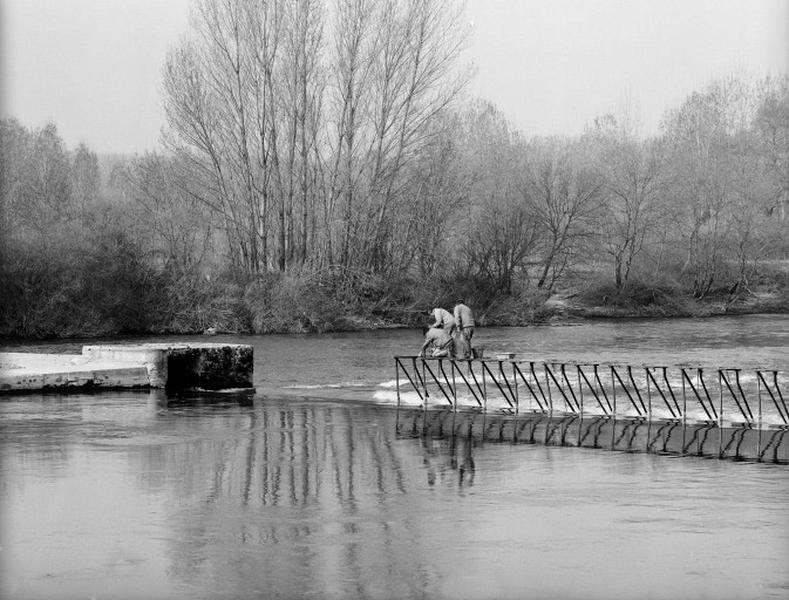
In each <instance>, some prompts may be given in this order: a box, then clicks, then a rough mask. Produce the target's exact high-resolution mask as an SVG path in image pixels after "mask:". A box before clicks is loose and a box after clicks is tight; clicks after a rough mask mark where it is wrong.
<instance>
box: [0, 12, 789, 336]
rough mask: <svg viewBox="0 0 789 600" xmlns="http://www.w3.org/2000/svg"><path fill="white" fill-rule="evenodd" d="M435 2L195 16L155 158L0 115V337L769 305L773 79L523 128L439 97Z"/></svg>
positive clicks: (780, 271) (442, 36)
mask: <svg viewBox="0 0 789 600" xmlns="http://www.w3.org/2000/svg"><path fill="white" fill-rule="evenodd" d="M453 6H454V3H452V2H450V1H449V0H447V1H445V2H442V1H439V2H430V3H422V2H416V3H415V2H404V1H400V0H392V1H388V2H380V3H363V2H354V1H348V2H341V3H339V8H338V9H337V10H336V11H334V12H333V13H332V15H331V18H329V17H328V16H327V14H328V13H327V11H326V10H325V9H324V7H323V5H322V3H321V2H319V1H317V0H314V1H307V2H300V3H290V2H286V1H285V0H282V1H281V2H273V3H264V4H260V3H255V2H251V1H249V2H247V1H244V2H236V3H226V4H225V3H222V4H221V5H220V3H216V2H212V1H209V0H200V1H198V2H196V3H195V11H194V19H193V30H192V32H191V36H190V37H188V38H186V39H185V40H184V41H183V42H182V43H181V45H180V46H178V47H176V48H174V49H173V50H172V51H171V53H170V55H169V56H168V59H167V63H166V65H165V68H164V82H163V89H164V98H163V103H164V106H165V110H166V114H167V121H168V127H167V129H166V131H165V135H164V142H165V148H166V150H165V151H164V152H162V153H150V154H146V155H144V156H135V157H101V158H99V157H97V156H96V155H95V153H93V152H92V151H91V150H90V149H89V148H87V147H85V146H80V147H78V148H77V149H76V150H69V149H67V148H66V147H65V146H64V143H63V141H62V140H61V138H60V137H59V135H58V132H57V130H56V127H55V126H54V125H47V126H45V127H44V128H42V129H37V130H30V129H27V128H26V127H24V126H22V125H21V124H19V123H18V122H16V121H15V120H13V119H8V120H3V121H2V124H1V126H2V129H1V131H0V134H1V136H2V137H1V138H0V144H1V146H2V147H1V148H0V151H1V152H2V155H1V156H0V161H1V162H0V165H1V167H2V179H0V186H2V188H1V189H0V203H1V204H0V216H1V217H2V221H1V222H0V304H1V305H2V314H0V335H15V336H77V335H102V334H114V333H129V332H199V331H203V330H205V329H207V328H210V327H212V328H215V329H217V330H220V331H253V332H271V331H316V330H317V331H326V330H333V329H350V328H356V327H365V326H386V325H393V324H416V323H421V322H424V321H426V319H427V315H426V312H427V311H428V310H429V309H430V308H432V306H436V305H445V306H447V307H451V305H452V304H454V303H455V302H456V301H457V300H460V299H464V300H465V301H466V302H467V303H470V304H471V305H473V306H475V307H476V308H477V311H478V313H479V314H480V315H481V316H482V321H483V322H487V323H491V324H493V323H496V324H522V323H526V322H533V321H536V320H540V319H543V318H545V317H546V316H548V315H549V314H550V310H549V309H548V308H547V307H546V306H545V304H544V302H545V300H546V299H547V298H548V297H550V296H551V295H552V294H555V293H557V292H559V293H561V294H563V295H570V296H573V295H574V298H575V300H576V301H577V302H580V303H581V304H586V305H593V306H601V307H612V308H616V307H624V308H625V309H626V310H632V311H635V312H638V311H639V310H640V309H642V308H644V307H652V309H651V310H652V313H653V314H687V313H693V312H694V310H695V309H694V307H696V306H698V303H704V302H710V301H714V302H716V303H718V305H720V306H722V307H723V308H724V309H725V308H726V307H732V306H735V305H736V304H737V303H739V302H742V301H743V300H744V299H747V298H748V297H749V296H751V295H753V293H754V292H756V291H760V292H765V293H769V294H771V296H772V297H773V298H774V299H775V306H777V307H778V309H781V308H783V309H784V310H788V309H789V295H787V289H788V288H789V273H787V268H786V264H787V262H786V261H787V259H789V218H787V211H788V210H789V77H783V78H778V79H775V78H766V79H763V80H760V81H755V82H754V81H746V80H743V79H741V78H735V77H731V78H727V79H723V80H719V81H715V82H713V83H711V84H710V85H709V86H707V87H706V88H705V89H703V90H700V91H698V92H694V93H693V94H691V95H690V96H689V97H688V98H687V99H686V100H685V101H684V102H683V103H682V104H681V105H680V106H679V107H677V108H675V109H672V110H668V111H667V112H666V114H665V116H664V119H663V121H662V124H661V128H660V132H659V134H658V135H656V136H652V137H646V138H645V137H643V136H641V135H640V134H639V129H638V124H637V123H636V122H635V121H634V120H633V119H632V118H630V116H629V115H628V114H627V113H626V112H625V111H621V112H620V113H618V114H615V115H603V116H601V117H599V118H598V119H596V120H595V121H594V122H593V123H592V124H590V125H589V127H588V128H587V130H586V131H585V132H584V133H583V134H582V135H580V136H576V137H550V138H544V137H540V138H527V137H526V136H525V135H524V134H523V133H522V132H519V131H518V130H516V128H514V127H513V126H512V124H511V123H509V122H508V121H507V119H506V118H505V116H504V115H502V113H501V112H500V111H499V110H498V109H497V108H496V107H495V106H494V105H492V104H491V103H489V102H484V101H468V100H466V99H465V97H464V88H465V84H466V83H467V81H468V73H467V72H465V71H464V70H462V69H460V68H458V65H459V57H460V56H461V54H460V52H461V49H462V47H463V43H464V36H465V30H464V29H463V27H461V23H462V19H461V15H460V13H458V12H457V11H455V10H454V9H453V8H452V7H453ZM646 312H649V310H647V311H646Z"/></svg>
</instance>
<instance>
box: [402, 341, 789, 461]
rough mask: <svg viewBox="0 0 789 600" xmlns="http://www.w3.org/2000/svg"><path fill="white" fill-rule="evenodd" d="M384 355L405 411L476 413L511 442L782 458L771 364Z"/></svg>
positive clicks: (778, 375)
mask: <svg viewBox="0 0 789 600" xmlns="http://www.w3.org/2000/svg"><path fill="white" fill-rule="evenodd" d="M394 360H395V379H396V387H397V405H398V409H399V408H400V407H401V403H402V400H403V397H404V396H405V395H406V394H408V395H411V396H414V395H415V396H416V399H417V400H418V401H419V403H420V408H419V409H418V410H416V412H415V414H417V415H418V414H419V412H420V411H421V412H422V413H426V412H427V411H428V410H432V409H439V410H438V412H440V413H441V414H444V415H446V414H460V417H458V418H459V419H460V420H461V421H463V420H468V419H471V421H472V422H473V421H474V419H480V418H481V420H482V422H483V423H484V425H482V430H481V431H477V434H476V435H479V436H481V437H486V436H487V437H488V438H491V437H493V438H495V437H496V434H495V433H494V434H491V428H493V430H495V431H498V432H499V433H498V434H497V435H498V436H499V437H501V436H504V437H505V438H506V439H508V440H509V441H512V442H520V441H529V442H537V441H539V442H541V443H545V444H549V445H550V444H559V445H576V446H588V447H594V448H607V449H610V450H628V451H643V452H658V453H668V454H677V455H696V456H711V457H718V458H733V459H748V460H757V461H762V460H770V461H773V462H778V463H789V451H787V447H786V446H789V444H787V445H786V446H785V445H784V444H783V441H784V438H785V437H786V433H787V431H789V409H788V408H787V389H786V380H787V378H786V373H785V372H782V371H779V370H776V369H752V370H747V369H740V368H709V367H700V366H689V365H676V366H663V365H658V366H655V365H640V366H633V365H615V364H606V365H603V364H581V363H574V362H561V361H520V360H515V359H513V358H497V359H451V358H428V357H419V356H395V357H394ZM440 409H444V410H440ZM412 410H413V409H412ZM474 415H477V416H474ZM480 415H481V417H480ZM424 418H425V419H426V420H428V419H427V417H426V416H425V417H424ZM444 418H446V417H444ZM454 419H455V417H453V420H454ZM464 427H465V425H462V426H461V427H460V429H462V430H464ZM473 429H474V428H473V427H472V428H471V429H470V430H469V431H471V430H473ZM504 432H507V434H506V435H505V434H504ZM502 439H504V438H502ZM568 440H570V441H569V442H568Z"/></svg>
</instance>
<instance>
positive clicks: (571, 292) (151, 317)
mask: <svg viewBox="0 0 789 600" xmlns="http://www.w3.org/2000/svg"><path fill="white" fill-rule="evenodd" d="M787 279H789V277H787ZM263 283H266V282H265V281H263V280H261V282H258V283H255V284H252V285H249V286H247V287H241V286H237V285H229V284H226V285H222V283H221V282H210V283H209V284H207V285H208V286H209V288H210V289H206V290H202V292H201V294H200V295H198V296H196V297H195V299H194V301H193V302H192V303H191V304H190V306H189V308H188V309H187V308H181V309H179V310H178V311H174V310H173V307H171V306H169V305H168V304H167V303H166V302H163V303H162V304H155V303H150V304H149V305H148V307H147V309H146V311H145V312H144V313H141V314H143V315H144V318H143V317H141V318H139V319H135V320H132V321H128V320H126V319H123V318H120V317H122V316H123V314H124V313H123V311H121V312H120V313H116V312H114V311H108V312H107V314H106V315H103V316H102V315H99V314H97V313H95V312H94V311H90V310H87V309H86V308H85V307H81V308H80V309H79V310H76V309H75V310H59V311H51V314H48V315H38V316H37V318H38V319H39V320H38V321H33V320H32V319H31V320H27V321H22V322H16V323H15V322H13V320H10V321H9V320H8V319H6V321H5V323H4V324H3V325H4V326H3V327H0V336H2V337H4V338H7V339H76V338H92V339H102V338H108V337H116V336H118V335H135V336H139V335H144V336H149V335H195V334H206V335H212V334H239V335H240V334H253V335H254V334H273V333H285V334H287V333H331V332H349V331H371V330H387V329H402V328H420V327H424V326H426V325H429V324H430V322H431V318H432V315H431V312H432V310H433V308H434V307H435V306H442V307H444V308H447V309H448V310H451V309H452V306H453V305H454V304H455V303H456V302H457V300H458V299H459V298H463V299H464V300H465V302H466V303H467V304H469V305H470V306H471V307H472V309H473V310H474V313H475V317H476V320H477V324H478V325H479V326H482V327H522V326H530V325H544V324H561V323H573V322H579V321H584V320H595V319H632V318H659V319H667V318H687V317H695V318H702V317H713V316H724V315H746V314H789V284H787V282H786V281H784V280H783V279H781V280H778V279H773V280H771V281H769V282H767V283H766V284H765V285H761V286H759V287H757V286H754V287H753V288H751V289H748V290H743V291H741V292H736V291H735V292H732V291H731V290H723V291H720V292H718V293H717V294H714V293H713V294H709V295H707V296H706V297H705V298H703V299H697V298H694V297H692V295H690V294H689V293H688V292H687V291H685V290H682V289H680V288H678V287H670V286H666V285H663V286H660V285H657V284H655V285H646V284H643V283H635V284H630V285H629V286H627V287H625V288H623V289H622V290H619V291H617V290H616V289H615V288H614V287H613V286H612V285H611V284H606V283H605V282H603V283H594V278H593V277H592V276H591V274H586V275H585V277H583V278H581V277H577V278H576V279H575V280H574V281H568V282H567V283H566V285H565V286H564V287H562V288H558V289H556V290H555V291H554V292H552V293H549V292H546V291H544V290H540V289H534V288H530V287H526V288H525V289H523V290H520V291H516V292H513V293H510V294H506V295H505V294H491V292H490V291H489V290H488V289H486V288H484V287H480V286H477V287H475V288H472V289H471V290H466V289H465V288H464V287H463V286H460V285H457V284H455V285H454V286H450V285H449V284H448V283H446V282H444V283H443V284H440V285H439V284H437V285H435V287H433V288H431V289H426V288H420V287H418V286H414V285H413V282H412V283H411V285H409V284H408V283H402V284H400V285H397V284H396V282H389V283H388V284H387V286H383V284H379V285H380V287H379V288H371V289H366V291H365V290H362V291H361V292H359V291H358V290H357V291H356V292H353V293H352V292H350V291H347V290H345V291H344V292H342V293H341V291H340V290H337V289H332V288H327V287H323V286H320V285H315V286H310V285H307V284H306V283H305V282H303V281H300V280H289V279H277V280H273V281H270V282H268V285H263ZM454 287H457V288H458V289H454ZM209 292H211V293H209Z"/></svg>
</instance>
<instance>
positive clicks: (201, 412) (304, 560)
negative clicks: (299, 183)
mask: <svg viewBox="0 0 789 600" xmlns="http://www.w3.org/2000/svg"><path fill="white" fill-rule="evenodd" d="M43 415H46V417H44V416H43ZM33 421H36V422H37V425H36V426H35V427H32V425H31V423H32V422H33ZM614 425H615V424H614V423H612V422H611V420H609V419H605V418H598V417H585V418H583V419H579V418H576V417H574V416H569V417H568V416H563V417H560V418H557V417H556V416H554V418H551V417H550V416H549V415H543V414H536V415H518V416H515V415H498V414H494V413H482V412H479V411H469V412H453V411H451V410H428V411H425V410H401V411H395V410H394V409H393V408H390V407H384V406H377V405H371V404H363V403H353V402H350V403H349V402H338V401H320V400H311V399H298V398H290V399H277V398H270V397H262V396H257V397H255V398H253V399H251V401H250V399H246V400H245V401H241V402H237V401H234V400H223V399H216V398H197V399H191V400H187V399H183V398H182V399H179V400H178V401H168V400H166V399H164V398H162V397H160V396H157V395H156V394H147V393H124V394H117V395H111V394H104V395H96V396H73V397H71V398H70V399H63V398H56V397H46V398H45V397H41V398H37V397H25V398H18V397H17V398H7V399H5V400H4V401H2V402H0V451H1V452H2V457H3V466H2V487H0V503H1V505H2V507H3V513H2V529H0V536H1V539H2V544H0V545H2V548H3V550H2V555H0V556H2V567H0V568H1V569H2V570H1V571H0V575H2V583H0V586H1V587H0V592H2V596H3V597H14V598H85V597H91V596H96V597H115V598H248V597H284V598H291V597H299V598H303V597H317V598H423V597H436V598H491V597H497V598H521V597H540V598H630V597H633V596H634V595H635V596H649V597H654V598H675V597H700V596H703V595H706V596H715V597H726V598H729V597H743V598H749V597H768V598H769V597H781V595H782V594H785V590H786V587H782V586H786V585H787V584H789V567H788V566H787V565H789V560H788V559H789V533H788V532H789V517H787V514H786V511H785V506H783V504H782V503H781V502H777V501H776V499H777V498H783V497H785V494H786V491H787V487H788V486H789V476H788V475H787V473H788V471H787V468H786V467H785V466H774V465H768V464H756V463H746V464H742V463H735V462H731V461H707V460H700V459H697V458H693V457H689V458H685V459H682V460H671V459H669V458H667V457H664V456H658V455H655V454H647V453H645V452H644V449H645V448H646V447H647V446H649V447H651V451H653V452H664V451H672V452H673V451H675V449H676V448H678V445H681V444H684V446H685V447H686V448H689V449H690V451H689V452H688V453H691V454H692V453H693V450H694V448H697V447H699V446H700V447H702V448H706V447H707V444H708V442H705V441H704V437H705V436H706V435H707V434H708V433H709V432H707V431H705V430H704V429H703V428H695V429H693V430H689V431H688V435H687V439H684V441H683V438H682V435H681V431H680V429H681V428H678V427H677V424H676V423H662V424H653V425H652V426H651V429H650V425H649V424H647V423H644V422H637V421H631V422H626V423H622V424H619V425H616V426H614ZM746 433H747V432H746ZM746 433H743V434H742V435H743V436H745V435H746ZM716 435H717V431H715V430H713V431H712V433H709V436H710V439H715V436H716ZM739 435H740V434H739V433H738V434H737V436H738V437H732V438H731V442H730V447H729V449H728V452H729V453H733V452H735V447H736V446H738V445H740V446H744V445H747V444H748V443H750V438H747V437H746V438H745V441H744V442H743V441H742V439H741V438H740V437H739ZM546 442H547V443H546ZM715 443H716V444H717V440H716V441H715ZM723 444H724V446H725V445H726V439H725V438H724V441H723ZM562 445H563V446H568V447H564V448H560V447H557V446H562ZM569 446H575V447H569ZM577 446H582V447H581V448H578V447H577ZM595 447H597V448H606V449H608V448H612V447H613V448H614V449H615V450H628V449H634V448H638V449H639V453H628V452H613V453H612V452H603V451H598V450H594V449H593V448H595ZM679 490H681V493H680V492H679Z"/></svg>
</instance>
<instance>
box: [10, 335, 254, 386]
mask: <svg viewBox="0 0 789 600" xmlns="http://www.w3.org/2000/svg"><path fill="white" fill-rule="evenodd" d="M252 375H253V352H252V346H249V345H244V344H219V343H199V344H187V343H184V344H159V343H152V344H134V345H127V344H108V345H93V346H84V347H83V348H82V353H81V354H31V353H21V352H7V353H0V392H6V393H9V392H10V393H13V392H21V391H37V390H64V391H67V390H72V389H86V388H149V387H153V388H167V389H172V390H184V389H194V390H221V389H228V388H251V387H252V386H253V383H252Z"/></svg>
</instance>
